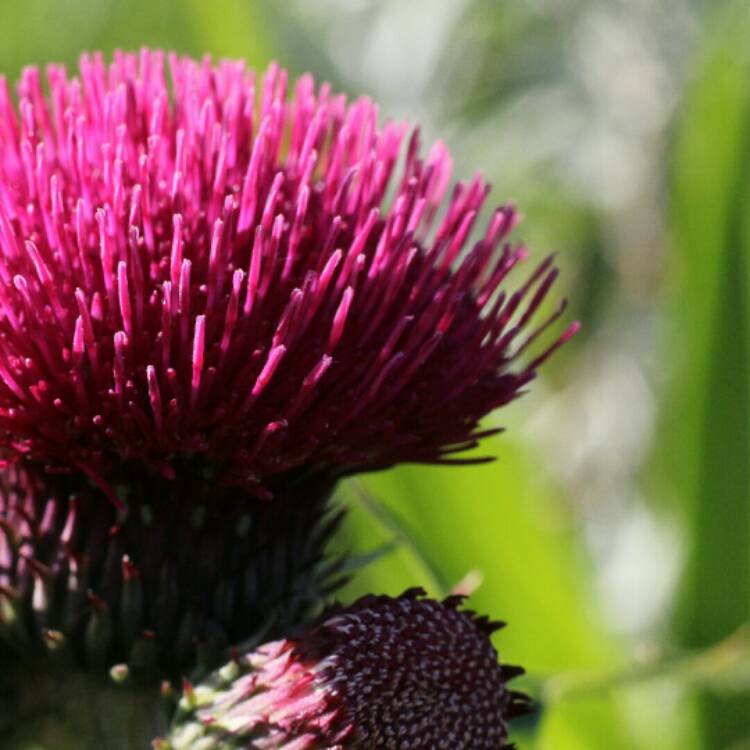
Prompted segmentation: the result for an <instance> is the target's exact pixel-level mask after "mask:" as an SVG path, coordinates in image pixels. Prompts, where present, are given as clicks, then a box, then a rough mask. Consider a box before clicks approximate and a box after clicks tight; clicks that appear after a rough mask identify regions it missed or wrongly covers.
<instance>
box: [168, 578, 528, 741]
mask: <svg viewBox="0 0 750 750" xmlns="http://www.w3.org/2000/svg"><path fill="white" fill-rule="evenodd" d="M460 603H461V597H451V598H450V599H447V600H445V601H443V602H438V601H434V600H431V599H426V598H424V597H423V592H421V591H420V590H412V591H408V592H406V593H405V594H403V595H402V596H400V597H397V598H390V597H385V596H367V597H364V598H363V599H360V600H359V601H357V602H356V603H355V604H353V605H351V606H350V607H346V608H341V609H338V610H335V611H332V612H329V613H328V614H327V615H326V616H324V618H323V619H322V620H321V621H320V622H319V623H317V624H316V625H314V626H311V627H309V628H307V629H306V630H304V631H302V632H300V633H299V634H297V635H296V636H293V637H289V638H287V639H285V640H280V641H274V642H271V643H267V644H265V645H263V646H261V647H260V648H258V649H256V650H254V651H252V652H250V653H246V654H243V655H241V656H238V657H237V658H236V659H235V660H233V661H231V662H229V663H228V664H226V665H225V666H224V667H223V668H222V669H220V670H218V671H217V672H216V673H214V674H213V675H212V676H211V677H210V678H209V679H208V680H206V681H205V682H203V683H202V684H200V685H197V686H191V687H190V689H189V691H186V692H185V694H184V695H183V698H182V700H181V702H180V705H179V709H178V714H177V719H176V721H175V724H174V726H173V728H172V731H171V733H170V734H169V736H168V738H166V739H161V740H159V743H160V744H159V745H158V746H159V747H160V748H165V749H168V750H199V749H200V750H254V749H256V748H257V749H258V750H260V749H261V748H262V749H263V750H355V749H356V750H362V749H366V750H386V749H387V748H394V749H397V750H500V749H501V748H507V747H509V746H508V745H507V739H508V723H509V721H510V720H511V719H512V718H513V717H514V716H517V715H519V714H523V713H527V712H528V711H529V709H530V700H529V699H528V698H527V697H526V696H525V695H523V694H521V693H518V692H516V691H513V690H509V689H508V687H507V683H508V681H510V680H511V679H513V678H514V677H516V676H518V675H519V674H522V673H523V670H522V669H520V668H519V667H510V666H503V665H500V664H499V663H498V660H497V653H496V651H495V649H494V647H493V645H492V643H491V641H490V638H489V636H490V634H491V633H492V631H493V630H495V629H497V628H498V627H499V626H500V625H501V624H500V623H492V622H490V621H488V620H487V618H484V617H477V616H476V615H475V614H474V613H473V612H470V611H465V610H462V609H461V608H460Z"/></svg>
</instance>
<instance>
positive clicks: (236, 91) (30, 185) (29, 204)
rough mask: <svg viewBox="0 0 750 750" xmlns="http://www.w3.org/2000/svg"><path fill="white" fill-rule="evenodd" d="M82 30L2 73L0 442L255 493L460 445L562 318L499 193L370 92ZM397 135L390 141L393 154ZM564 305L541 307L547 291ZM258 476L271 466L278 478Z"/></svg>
mask: <svg viewBox="0 0 750 750" xmlns="http://www.w3.org/2000/svg"><path fill="white" fill-rule="evenodd" d="M168 67H169V71H170V73H171V85H168V83H167V80H166V75H165V71H164V56H163V55H162V53H160V52H152V51H148V50H143V51H142V52H141V53H140V54H122V53H120V54H116V55H115V58H114V61H113V62H112V63H111V64H110V65H106V64H105V63H104V62H103V61H102V59H101V57H100V56H99V55H94V56H90V55H84V56H83V57H82V58H81V62H80V72H79V74H78V75H76V76H72V77H71V76H69V75H68V73H67V72H66V70H65V69H64V68H62V67H60V66H56V65H53V66H49V67H48V68H47V81H48V88H49V94H48V95H45V93H44V89H43V85H42V80H41V79H42V76H41V74H40V72H39V71H38V70H37V69H36V68H28V69H26V70H25V71H24V72H23V75H22V77H21V81H20V83H19V84H18V89H17V90H18V103H17V105H16V104H15V103H14V101H13V97H12V96H11V94H10V92H9V88H8V86H7V84H6V82H5V81H4V80H2V79H0V450H1V452H2V455H3V456H4V458H5V459H8V460H13V459H16V458H19V457H22V458H25V459H30V460H32V461H35V462H39V463H42V464H44V465H45V466H47V467H48V468H50V469H53V470H67V469H70V468H73V469H75V470H76V471H80V472H84V473H85V474H86V475H87V476H88V477H89V479H90V480H91V481H93V482H94V483H96V484H98V485H99V486H100V487H102V488H103V489H104V490H105V491H107V492H108V493H109V494H110V497H111V498H112V499H113V500H115V501H116V496H115V493H114V491H113V488H114V487H115V485H116V483H117V482H118V481H120V478H121V477H122V476H126V475H130V473H132V471H135V470H141V469H145V470H147V471H148V472H151V473H153V474H161V475H162V476H164V477H165V478H167V479H171V478H173V477H174V476H175V475H176V474H178V473H179V472H180V469H181V466H182V465H183V464H185V463H188V464H191V465H193V466H196V465H197V466H201V467H204V469H205V471H206V472H209V473H210V475H211V478H212V481H216V482H220V483H224V484H233V485H240V486H242V487H243V488H245V489H246V490H247V491H249V492H252V493H255V494H257V495H260V496H264V497H265V496H268V495H269V494H271V493H272V492H273V489H272V485H273V481H274V480H273V478H274V477H277V476H279V475H286V474H288V473H289V472H292V473H294V472H298V473H299V472H302V473H309V472H320V471H322V472H326V473H327V474H328V475H329V476H330V475H332V476H340V475H343V474H345V473H349V472H352V471H356V470H361V469H371V468H379V467H384V466H388V465H391V464H393V463H396V462H399V461H407V460H408V461H440V460H444V458H445V457H446V455H447V454H448V453H450V452H451V451H455V450H458V449H462V448H466V447H469V446H470V445H472V444H473V443H474V441H475V440H476V438H477V437H478V434H477V424H478V420H479V419H480V418H481V417H482V416H483V415H485V414H486V413H487V412H489V411H490V410H491V409H493V408H495V407H497V406H500V405H502V404H504V403H506V402H508V401H510V400H511V399H513V398H514V397H515V396H517V395H518V393H519V391H520V389H521V388H522V387H523V386H524V385H525V384H526V383H528V381H529V380H530V379H532V378H533V376H534V373H535V371H536V368H537V366H538V365H539V364H540V363H541V361H542V360H543V359H544V358H545V357H546V356H547V355H548V354H549V353H550V351H551V350H552V349H554V348H555V346H557V344H559V343H560V342H561V341H563V340H564V339H565V338H567V337H568V336H569V335H570V333H572V330H573V329H572V328H571V329H568V331H567V332H566V333H565V334H563V336H562V338H560V339H559V340H558V342H557V343H556V344H552V346H551V347H548V348H547V349H546V350H543V351H541V352H538V353H537V355H536V356H530V357H528V359H527V361H526V363H525V364H522V363H520V362H519V359H518V356H519V354H520V353H521V352H524V351H525V350H526V349H527V347H528V346H529V345H530V344H531V343H532V342H533V341H534V340H535V339H536V337H537V335H538V334H539V333H541V332H542V331H543V330H544V329H545V328H546V326H547V325H548V324H549V323H550V322H551V319H547V320H544V321H542V322H541V323H539V324H537V325H536V327H530V326H531V322H530V321H531V318H532V316H533V315H534V312H535V311H536V310H537V308H538V307H539V305H540V304H541V302H542V300H543V298H544V297H545V295H546V293H547V291H548V289H549V287H550V286H551V284H552V282H553V281H554V279H555V276H556V273H557V272H556V270H555V269H554V268H553V266H552V263H551V260H549V259H548V260H546V261H544V262H543V263H542V264H541V265H540V266H538V267H537V268H536V270H534V271H533V272H532V273H531V274H530V275H529V276H528V278H527V279H526V280H525V281H524V282H523V283H522V284H521V285H520V287H519V288H518V289H517V290H516V291H514V292H513V293H508V292H506V291H504V290H503V289H502V286H503V284H504V282H505V280H506V277H507V276H508V274H509V273H510V272H511V270H512V269H513V268H514V267H515V266H516V265H517V264H518V263H519V262H520V261H522V260H523V259H524V257H525V255H526V251H525V250H524V249H523V248H522V247H514V246H511V245H509V244H507V242H506V237H507V234H508V232H509V231H510V230H511V228H512V227H513V225H514V224H515V222H516V219H517V215H516V213H515V211H514V210H513V208H511V207H508V206H506V207H503V208H499V209H498V210H496V211H495V212H494V213H493V214H492V215H491V217H490V218H489V221H488V224H487V225H486V227H485V228H484V229H483V230H481V231H480V232H479V239H478V240H477V241H476V242H471V241H470V236H471V235H472V233H473V231H474V229H475V224H476V222H477V217H478V214H479V212H480V210H481V208H482V205H483V203H484V201H485V198H486V197H487V193H488V187H487V185H486V184H485V182H484V181H483V180H482V178H481V177H480V176H477V177H475V178H474V179H472V180H471V181H469V182H460V183H458V184H457V185H456V186H455V187H454V188H453V190H452V192H451V193H450V197H449V198H448V199H447V201H445V200H444V198H445V196H446V194H447V191H448V188H449V184H450V179H451V176H450V175H451V160H450V157H449V155H448V153H447V151H446V149H445V148H444V147H443V146H442V145H441V144H439V143H438V144H436V145H435V146H434V147H433V148H432V149H431V150H430V151H429V152H428V154H427V155H426V156H422V155H421V153H420V146H419V138H418V134H417V132H416V131H415V132H413V133H412V134H411V136H410V137H407V130H406V128H405V127H404V126H403V125H401V124H396V123H387V124H385V125H383V126H380V125H379V124H378V122H377V108H376V106H375V105H374V104H373V103H372V102H371V101H370V100H368V99H359V100H357V101H355V102H353V103H351V104H347V102H346V101H345V98H344V97H343V96H341V95H337V94H334V93H333V92H332V91H331V90H330V88H329V87H328V86H327V85H323V86H320V87H317V88H316V86H315V85H314V83H313V80H312V78H311V77H310V76H309V75H306V76H303V77H301V78H300V79H299V80H298V81H297V82H296V84H295V85H294V88H293V93H292V94H291V97H290V98H289V97H288V95H287V94H288V88H289V84H288V77H287V73H286V72H285V71H284V70H281V69H280V68H279V67H277V66H275V65H274V66H271V67H270V68H269V70H268V71H267V72H266V74H265V75H264V76H263V78H262V80H256V77H255V75H254V74H253V72H251V71H249V70H247V69H246V68H245V67H244V66H243V64H242V63H234V62H222V63H220V64H218V65H213V64H211V63H210V61H208V60H204V61H202V62H196V61H193V60H190V59H185V58H178V57H177V56H169V58H168ZM401 155H403V157H404V161H403V166H399V167H397V164H399V163H400V161H399V159H400V156H401ZM558 314H559V310H558V311H557V312H555V313H554V314H553V316H552V319H554V318H555V317H557V315H558ZM269 488H271V489H269Z"/></svg>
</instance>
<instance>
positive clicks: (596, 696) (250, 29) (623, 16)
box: [0, 0, 750, 750]
mask: <svg viewBox="0 0 750 750" xmlns="http://www.w3.org/2000/svg"><path fill="white" fill-rule="evenodd" d="M144 44H147V45H156V46H161V47H166V48H170V49H177V50H179V51H182V52H186V53H191V54H196V55H200V54H203V53H204V52H210V53H211V54H213V55H214V56H216V57H220V56H242V57H245V58H247V59H248V60H249V61H250V62H251V63H252V64H253V65H255V66H256V67H264V66H265V65H266V64H267V63H268V61H269V60H271V59H274V58H275V59H278V60H279V61H280V62H281V63H282V64H284V65H285V66H286V67H288V68H290V69H291V70H292V72H294V73H301V72H303V71H306V70H310V71H312V72H313V73H314V74H315V75H316V77H317V78H318V79H319V80H324V79H325V80H329V81H331V82H332V83H333V84H334V86H335V87H336V88H337V89H339V90H344V91H346V92H349V93H350V94H352V95H356V94H359V93H367V94H369V95H371V96H373V97H374V98H375V99H376V100H378V101H379V102H380V104H381V113H382V115H383V117H389V118H406V119H408V120H410V121H412V122H421V123H422V125H423V130H424V132H425V136H426V140H429V139H431V138H434V137H436V136H437V135H438V134H439V135H440V137H442V138H443V139H444V140H445V141H446V142H447V143H448V145H449V147H450V148H451V150H452V151H453V153H454V156H455V158H456V167H457V168H456V173H457V174H458V175H461V176H466V175H468V174H469V173H471V172H473V171H474V169H476V168H477V167H479V168H481V169H482V170H483V171H484V172H485V174H486V175H487V176H488V177H489V178H490V179H491V181H492V183H493V185H494V192H493V199H494V202H495V203H499V202H504V201H507V200H513V201H515V202H516V203H518V204H519V205H520V206H521V208H522V211H523V213H524V214H525V216H526V217H527V218H526V221H525V222H524V223H523V224H522V226H521V227H520V229H519V230H517V237H519V238H522V239H523V240H524V241H526V242H527V243H528V244H529V245H530V246H531V247H532V248H535V249H536V250H537V251H538V252H539V253H545V252H547V251H548V250H549V249H554V250H557V251H559V262H560V264H561V265H562V267H563V270H564V274H563V280H562V283H561V287H562V288H563V290H564V292H565V293H566V294H567V295H568V296H569V297H570V298H571V301H572V308H573V314H574V315H575V316H577V317H579V318H580V319H581V320H582V321H583V322H584V325H585V327H584V331H583V332H582V334H580V335H579V336H578V337H576V339H575V340H574V342H573V343H572V344H571V345H569V346H568V347H566V349H565V350H564V351H563V352H562V353H561V354H560V355H559V356H557V357H556V360H555V362H554V363H553V364H552V366H551V367H549V368H547V372H546V373H545V376H544V378H543V379H542V380H540V381H538V382H537V383H536V384H535V385H534V387H533V388H532V392H531V394H530V395H528V396H526V397H525V398H524V399H522V400H521V401H520V402H518V403H517V404H515V405H513V406H511V407H510V408H507V409H505V410H504V411H503V412H502V413H501V414H500V415H497V417H493V418H491V419H490V420H489V421H490V422H495V421H496V420H499V422H500V423H502V424H503V425H504V426H506V427H508V433H507V434H506V435H503V436H501V437H500V438H498V439H496V440H494V441H492V442H491V443H490V444H486V445H485V452H487V451H490V452H492V453H497V454H498V455H499V456H500V459H499V460H498V461H497V462H495V463H493V464H489V465H484V466H480V467H473V468H453V469H442V468H441V469H436V468H414V467H407V468H403V469H399V470H396V471H391V472H387V473H384V474H381V475H378V476H372V477H365V478H364V479H362V480H360V481H358V482H356V483H354V482H352V483H350V484H348V485H347V486H345V487H343V488H342V490H341V493H340V494H341V501H342V502H344V503H346V504H347V505H348V506H349V507H350V508H351V513H350V518H349V521H348V525H347V527H346V529H345V535H344V538H343V540H342V542H341V543H342V546H343V547H345V548H348V549H353V550H354V552H355V558H354V565H353V567H356V568H357V578H356V580H355V581H354V582H353V583H352V584H351V585H350V587H349V589H348V590H347V591H346V592H345V596H346V597H352V596H355V595H356V594H357V593H361V592H363V591H366V590H367V591H370V590H372V591H388V592H394V593H395V592H398V591H399V590H401V589H403V588H405V587H407V586H411V585H414V584H423V585H425V586H426V587H427V588H428V589H429V590H430V591H431V592H433V593H440V592H443V591H447V590H450V589H452V588H453V587H454V586H456V585H460V586H462V587H463V588H464V589H471V590H473V589H474V588H476V591H475V593H474V595H473V597H472V604H473V605H474V606H475V607H476V608H477V609H480V610H482V611H487V612H490V613H492V614H493V615H494V616H498V617H502V618H503V619H506V620H507V621H508V622H509V623H510V625H509V627H508V628H507V629H506V630H504V631H503V632H502V633H500V634H499V636H498V639H497V645H498V648H499V650H500V652H501V655H502V657H503V659H504V660H505V661H511V662H519V663H522V664H524V665H525V666H526V667H527V668H528V671H529V675H528V677H527V678H526V682H525V687H526V688H527V689H528V690H530V691H532V692H533V694H534V695H535V697H537V698H538V700H539V705H540V710H539V711H538V713H537V714H536V716H534V717H532V718H531V719H530V720H528V721H527V722H526V724H525V725H522V726H520V727H519V728H518V729H517V731H516V739H517V741H518V743H519V745H520V748H521V750H523V749H524V748H526V749H530V748H544V749H545V750H584V749H586V750H588V749H589V748H591V749H594V748H595V749H596V750H601V749H604V750H621V749H622V750H625V749H630V748H638V749H639V750H642V749H644V748H646V749H648V750H678V749H679V750H695V749H698V748H700V749H701V750H703V749H705V750H741V749H745V750H747V749H748V748H750V632H749V631H748V626H747V621H748V617H750V545H749V544H748V541H749V539H750V466H749V465H748V458H749V457H750V426H749V425H750V367H748V357H749V355H750V265H748V250H750V2H748V0H738V1H737V0H735V1H733V2H729V3H726V2H719V1H717V0H713V2H706V3H698V2H695V1H691V0H502V1H500V0H315V1H314V2H312V1H306V0H284V1H281V0H275V1H274V0H266V1H264V2H259V1H258V0H215V1H214V2H208V1H207V0H182V1H181V2H156V1H155V0H133V1H129V2H125V1H123V0H97V1H96V2H82V1H81V0H26V1H25V2H16V1H15V0H13V1H11V2H9V1H8V0H4V2H2V3H0V72H2V73H4V74H6V75H7V76H8V77H10V78H14V77H15V76H16V75H17V73H18V71H19V70H20V67H21V66H22V65H23V64H26V63H45V62H48V61H53V60H54V61H60V60H61V61H64V62H66V63H69V64H74V63H75V60H76V57H77V55H78V53H79V51H80V50H82V49H94V48H98V49H103V50H105V51H111V50H112V49H114V48H115V47H122V48H137V47H139V46H141V45H144ZM479 584H481V585H479ZM477 586H478V587H477Z"/></svg>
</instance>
